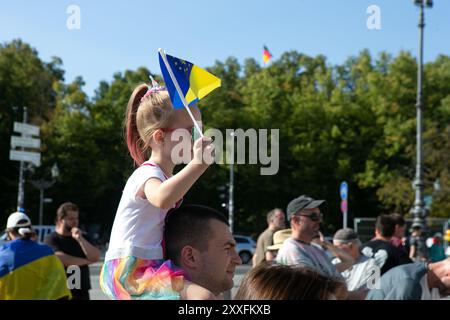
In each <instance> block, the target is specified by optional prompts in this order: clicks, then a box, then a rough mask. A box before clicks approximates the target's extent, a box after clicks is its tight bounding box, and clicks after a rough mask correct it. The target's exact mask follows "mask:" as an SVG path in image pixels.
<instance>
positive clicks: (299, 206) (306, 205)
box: [286, 195, 327, 220]
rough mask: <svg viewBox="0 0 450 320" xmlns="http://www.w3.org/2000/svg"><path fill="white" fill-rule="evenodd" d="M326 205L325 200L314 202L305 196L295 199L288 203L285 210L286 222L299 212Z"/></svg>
mask: <svg viewBox="0 0 450 320" xmlns="http://www.w3.org/2000/svg"><path fill="white" fill-rule="evenodd" d="M326 203H327V202H326V201H325V200H315V199H313V198H311V197H308V196H307V195H301V196H300V197H298V198H295V199H294V200H292V201H291V202H289V204H288V206H287V209H286V213H287V218H288V220H291V218H292V215H294V214H295V213H297V212H299V211H300V210H303V209H315V208H319V207H320V206H322V205H324V204H325V205H326Z"/></svg>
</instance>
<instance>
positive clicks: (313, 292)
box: [235, 262, 347, 300]
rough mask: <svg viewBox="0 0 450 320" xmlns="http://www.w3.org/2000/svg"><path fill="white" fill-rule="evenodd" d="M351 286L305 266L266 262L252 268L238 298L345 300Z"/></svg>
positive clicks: (243, 281)
mask: <svg viewBox="0 0 450 320" xmlns="http://www.w3.org/2000/svg"><path fill="white" fill-rule="evenodd" d="M346 298H347V288H346V285H345V283H344V282H342V280H341V279H333V278H330V277H327V276H324V275H322V274H321V273H319V272H317V271H315V270H313V269H310V268H305V267H299V266H287V265H281V264H274V263H270V262H264V263H261V264H260V265H258V266H257V267H255V268H253V269H252V270H250V271H249V272H248V273H247V274H246V275H245V277H244V279H243V280H242V282H241V285H240V286H239V289H238V291H237V293H236V296H235V300H336V299H339V300H344V299H346Z"/></svg>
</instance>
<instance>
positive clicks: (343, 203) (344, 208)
mask: <svg viewBox="0 0 450 320" xmlns="http://www.w3.org/2000/svg"><path fill="white" fill-rule="evenodd" d="M341 211H342V213H346V212H347V211H348V203H347V200H342V201H341Z"/></svg>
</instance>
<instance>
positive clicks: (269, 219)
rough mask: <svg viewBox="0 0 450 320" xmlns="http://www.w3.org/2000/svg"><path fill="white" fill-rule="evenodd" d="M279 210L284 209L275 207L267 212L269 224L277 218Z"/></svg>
mask: <svg viewBox="0 0 450 320" xmlns="http://www.w3.org/2000/svg"><path fill="white" fill-rule="evenodd" d="M279 211H281V212H283V210H281V209H280V208H275V209H273V210H270V211H269V212H268V213H267V224H269V223H271V222H272V220H273V219H274V218H275V214H276V213H277V212H279Z"/></svg>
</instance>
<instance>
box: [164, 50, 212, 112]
mask: <svg viewBox="0 0 450 320" xmlns="http://www.w3.org/2000/svg"><path fill="white" fill-rule="evenodd" d="M165 57H166V59H167V63H168V65H169V67H170V69H171V70H172V72H173V75H174V77H175V80H176V81H177V82H178V85H179V87H180V89H181V92H182V94H183V96H184V98H185V99H186V101H187V103H188V106H192V105H193V104H195V103H197V102H198V101H199V100H200V99H202V98H203V97H205V96H206V95H207V94H209V93H210V92H211V91H213V90H214V89H216V88H218V87H220V84H221V83H220V79H219V78H217V77H216V76H214V75H212V74H211V73H209V72H208V71H206V70H203V69H202V68H199V67H197V66H196V65H195V64H193V63H191V62H189V61H185V60H182V59H179V58H175V57H173V56H170V55H168V54H166V55H165ZM159 65H160V67H161V72H162V75H163V77H164V82H165V84H166V88H167V91H169V95H170V99H171V100H172V104H173V107H174V108H175V109H180V108H184V105H183V101H182V100H181V98H180V96H179V94H178V92H177V90H176V88H175V85H174V83H173V81H172V78H171V77H170V74H169V71H168V70H167V67H166V64H165V63H164V59H163V57H162V55H161V52H160V53H159Z"/></svg>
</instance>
